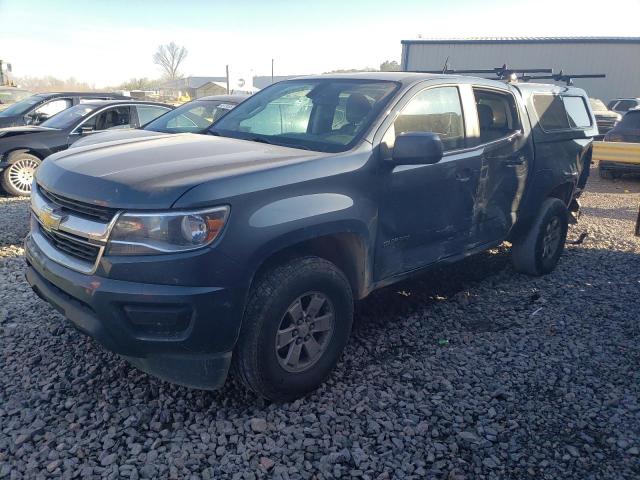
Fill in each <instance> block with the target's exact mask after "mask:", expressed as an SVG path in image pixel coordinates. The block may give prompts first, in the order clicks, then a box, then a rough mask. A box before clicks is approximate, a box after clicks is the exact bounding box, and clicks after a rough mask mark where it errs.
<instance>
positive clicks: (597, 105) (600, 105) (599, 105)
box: [589, 98, 609, 112]
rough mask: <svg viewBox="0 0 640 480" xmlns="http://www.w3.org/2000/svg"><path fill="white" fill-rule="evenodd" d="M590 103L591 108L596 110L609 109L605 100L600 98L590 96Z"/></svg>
mask: <svg viewBox="0 0 640 480" xmlns="http://www.w3.org/2000/svg"><path fill="white" fill-rule="evenodd" d="M589 103H590V104H591V110H593V111H594V112H603V111H604V112H606V111H607V110H609V109H608V108H607V106H606V105H605V104H604V102H603V101H602V100H600V99H599V98H590V99H589Z"/></svg>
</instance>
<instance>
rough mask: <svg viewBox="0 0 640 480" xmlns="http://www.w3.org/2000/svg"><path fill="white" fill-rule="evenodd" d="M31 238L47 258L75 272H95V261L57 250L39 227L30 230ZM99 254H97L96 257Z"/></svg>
mask: <svg viewBox="0 0 640 480" xmlns="http://www.w3.org/2000/svg"><path fill="white" fill-rule="evenodd" d="M30 235H31V239H32V240H33V242H34V243H35V244H36V245H37V247H38V248H39V249H40V251H42V253H44V254H45V256H46V257H47V258H50V259H51V260H53V261H54V262H56V263H58V264H60V265H62V266H65V267H67V268H70V269H71V270H75V271H76V272H80V273H85V274H92V273H94V272H95V269H96V266H97V262H96V263H95V264H92V263H89V262H85V261H82V260H79V259H77V258H75V257H72V256H71V255H67V254H66V253H64V252H62V251H60V250H58V249H57V248H56V247H54V246H53V245H51V243H49V241H48V240H47V239H46V238H45V237H44V236H43V235H42V233H40V229H39V228H38V229H35V230H31V234H30ZM100 256H101V255H98V258H99V257H100Z"/></svg>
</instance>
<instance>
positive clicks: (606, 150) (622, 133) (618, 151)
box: [598, 109, 640, 178]
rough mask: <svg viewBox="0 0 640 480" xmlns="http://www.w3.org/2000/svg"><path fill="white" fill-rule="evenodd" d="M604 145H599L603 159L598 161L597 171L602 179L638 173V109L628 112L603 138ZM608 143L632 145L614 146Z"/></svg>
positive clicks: (639, 156) (639, 165)
mask: <svg viewBox="0 0 640 480" xmlns="http://www.w3.org/2000/svg"><path fill="white" fill-rule="evenodd" d="M604 141H605V143H603V144H599V145H598V146H599V150H600V151H602V156H603V158H599V159H598V160H599V161H598V170H599V173H600V176H601V177H602V178H615V177H617V176H620V175H622V174H625V173H636V174H637V173H640V109H635V110H629V111H628V112H627V113H625V114H624V116H623V117H622V120H620V122H619V123H618V124H617V125H616V126H615V127H614V128H612V129H611V130H609V132H608V133H607V134H606V135H605V136H604ZM610 142H618V143H620V142H624V143H625V144H628V143H632V144H638V145H637V146H633V145H620V146H619V147H618V146H614V145H615V143H614V145H611V143H610Z"/></svg>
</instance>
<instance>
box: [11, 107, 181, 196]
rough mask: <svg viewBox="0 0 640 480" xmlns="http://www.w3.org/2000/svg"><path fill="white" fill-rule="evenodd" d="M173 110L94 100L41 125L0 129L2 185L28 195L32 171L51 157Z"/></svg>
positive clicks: (15, 192) (18, 193) (72, 108)
mask: <svg viewBox="0 0 640 480" xmlns="http://www.w3.org/2000/svg"><path fill="white" fill-rule="evenodd" d="M172 108H173V107H171V106H170V105H165V104H163V103H153V102H136V101H131V100H129V101H123V100H93V101H90V102H85V103H81V104H78V105H75V106H73V107H71V108H68V109H66V110H65V111H63V112H61V113H59V114H57V115H56V116H54V117H52V118H50V119H49V120H47V121H45V122H44V123H42V124H41V125H38V126H24V127H10V128H3V129H0V175H1V177H0V184H1V185H2V188H3V189H4V190H5V191H6V192H7V193H9V194H11V195H28V194H29V192H30V191H31V182H32V180H33V172H34V171H35V169H36V168H37V167H38V166H39V165H40V163H41V161H42V160H44V158H46V157H47V156H48V155H51V154H52V153H55V152H58V151H60V150H65V149H66V148H68V147H69V146H70V145H71V144H72V143H73V142H75V141H76V140H78V139H80V138H82V137H85V136H88V135H91V134H93V133H94V132H96V131H99V130H107V129H120V128H130V127H137V126H139V125H141V124H145V123H149V122H150V121H152V120H153V119H155V118H157V117H158V116H160V115H163V114H164V113H166V112H168V111H170V110H171V109H172Z"/></svg>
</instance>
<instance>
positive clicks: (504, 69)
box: [409, 57, 606, 85]
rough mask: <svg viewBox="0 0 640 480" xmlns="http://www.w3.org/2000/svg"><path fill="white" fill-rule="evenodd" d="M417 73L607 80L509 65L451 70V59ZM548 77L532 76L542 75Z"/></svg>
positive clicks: (599, 75)
mask: <svg viewBox="0 0 640 480" xmlns="http://www.w3.org/2000/svg"><path fill="white" fill-rule="evenodd" d="M409 71H410V72H415V73H436V74H445V75H495V77H483V78H487V79H489V80H506V81H508V82H518V81H522V82H528V81H530V80H553V81H555V82H565V83H566V84H567V85H573V79H575V78H605V77H606V75H605V74H604V73H587V74H565V73H564V72H563V71H562V70H560V72H558V73H553V69H552V68H510V67H508V66H507V64H506V63H505V64H503V65H502V66H501V67H495V68H486V69H471V70H455V69H452V68H449V58H448V57H447V60H446V61H445V64H444V67H443V68H442V70H409ZM541 73H545V74H547V75H531V74H541Z"/></svg>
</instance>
